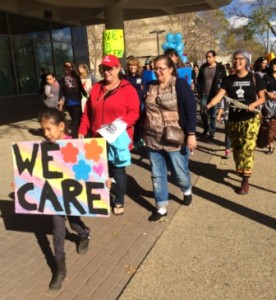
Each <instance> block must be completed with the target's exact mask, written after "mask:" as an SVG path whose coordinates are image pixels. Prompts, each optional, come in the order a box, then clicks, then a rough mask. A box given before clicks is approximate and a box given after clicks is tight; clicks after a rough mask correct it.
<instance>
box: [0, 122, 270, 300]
mask: <svg viewBox="0 0 276 300" xmlns="http://www.w3.org/2000/svg"><path fill="white" fill-rule="evenodd" d="M38 128H39V125H38V123H37V121H36V120H28V121H24V122H19V123H13V124H8V125H2V126H0V137H1V145H0V147H1V165H0V172H1V179H2V185H1V190H0V212H1V218H0V235H1V243H0V275H1V281H0V299H1V300H2V299H20V300H21V299H26V300H27V299H28V300H29V299H32V300H36V299H43V300H44V299H76V300H77V299H91V300H96V299H99V300H104V299H108V300H114V299H188V300H189V299H250V298H252V299H267V300H271V299H275V295H276V281H275V278H276V277H275V275H276V274H275V272H276V265H275V261H276V260H275V256H276V255H275V245H276V244H275V228H276V223H275V214H276V200H275V196H276V188H275V180H274V177H275V175H276V166H275V155H272V156H268V155H266V154H265V153H264V152H263V151H256V165H255V173H254V175H253V177H252V180H251V182H252V187H251V191H250V194H249V195H246V196H239V195H237V194H235V192H234V190H233V189H234V188H235V187H238V186H239V183H240V179H239V178H238V177H237V176H236V175H235V174H234V172H233V170H234V165H233V161H232V159H229V160H224V159H222V158H221V156H222V155H223V154H224V151H223V143H222V142H221V141H222V140H223V134H221V133H218V134H217V136H216V142H215V144H210V143H205V142H204V141H199V147H198V150H197V151H196V152H195V154H194V155H193V156H192V157H191V163H190V166H191V171H192V180H193V184H194V188H193V192H194V201H193V203H192V205H191V206H189V207H184V206H182V205H181V202H182V195H181V193H180V191H179V190H178V189H177V188H176V187H175V186H174V185H172V184H170V192H171V202H170V205H169V214H168V217H167V219H166V220H165V222H162V223H150V222H148V217H149V216H150V214H151V211H152V210H153V209H154V200H153V194H152V186H151V180H150V167H149V162H148V160H147V159H146V158H142V159H141V157H140V155H139V154H133V164H132V166H131V167H129V168H128V180H129V188H128V191H127V199H126V207H125V214H124V215H123V216H120V217H117V216H113V215H111V217H110V218H108V219H100V218H84V221H85V223H87V225H88V226H89V227H90V228H91V231H92V239H91V244H90V249H89V252H88V253H87V254H86V255H84V256H79V255H78V254H77V253H76V245H75V243H74V241H75V238H76V236H75V234H74V233H73V232H71V231H69V233H68V237H67V240H66V245H65V247H66V254H67V265H68V275H67V278H66V279H65V281H64V284H63V288H62V289H61V290H60V291H57V292H52V291H50V290H48V285H49V282H50V280H51V276H52V274H51V269H52V267H53V252H52V235H51V218H50V217H49V216H30V215H15V214H14V212H13V211H14V204H13V200H12V199H11V198H10V196H9V195H10V193H11V192H12V191H11V188H10V183H11V182H12V180H13V174H12V160H11V143H12V142H13V141H24V140H38V139H39V140H40V139H41V137H40V136H39V135H37V134H39V131H37V129H38ZM68 229H69V230H70V228H69V227H68Z"/></svg>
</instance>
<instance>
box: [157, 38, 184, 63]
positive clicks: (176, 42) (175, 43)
mask: <svg viewBox="0 0 276 300" xmlns="http://www.w3.org/2000/svg"><path fill="white" fill-rule="evenodd" d="M162 49H163V50H164V51H166V50H167V49H174V50H175V51H176V52H177V54H178V57H179V58H180V59H181V60H182V61H183V62H184V63H186V62H187V61H188V58H187V56H186V55H184V54H183V53H184V49H185V46H184V43H183V42H182V34H181V33H180V32H177V33H176V34H173V33H172V32H169V33H167V35H166V42H165V43H163V44H162Z"/></svg>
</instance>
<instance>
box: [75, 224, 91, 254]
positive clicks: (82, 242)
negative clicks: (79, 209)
mask: <svg viewBox="0 0 276 300" xmlns="http://www.w3.org/2000/svg"><path fill="white" fill-rule="evenodd" d="M86 232H87V235H86V237H85V238H80V239H79V243H78V246H77V252H78V254H85V253H86V252H87V251H88V246H89V242H90V229H89V228H88V227H86Z"/></svg>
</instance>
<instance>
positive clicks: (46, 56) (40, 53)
mask: <svg viewBox="0 0 276 300" xmlns="http://www.w3.org/2000/svg"><path fill="white" fill-rule="evenodd" d="M34 46H35V58H36V66H37V74H39V78H38V80H39V90H40V91H42V90H43V82H44V80H43V82H41V79H42V78H43V75H44V74H45V73H48V72H51V73H54V64H53V57H52V51H51V43H50V42H47V41H46V42H45V41H40V40H37V41H35V42H34ZM41 83H42V84H41Z"/></svg>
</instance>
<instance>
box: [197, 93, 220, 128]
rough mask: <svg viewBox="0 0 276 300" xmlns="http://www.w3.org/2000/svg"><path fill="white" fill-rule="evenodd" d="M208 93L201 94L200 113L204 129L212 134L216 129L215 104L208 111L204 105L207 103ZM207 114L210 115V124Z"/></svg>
mask: <svg viewBox="0 0 276 300" xmlns="http://www.w3.org/2000/svg"><path fill="white" fill-rule="evenodd" d="M207 100H208V95H204V94H203V95H202V98H201V99H200V115H201V120H202V123H203V129H204V131H206V132H208V131H209V133H210V134H214V133H215V131H216V119H217V106H216V105H215V106H213V107H211V108H210V109H209V110H208V112H207V111H206V109H205V107H206V105H207ZM208 115H210V124H208Z"/></svg>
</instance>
